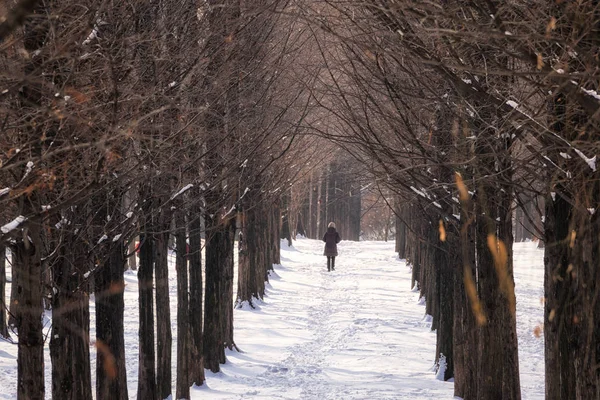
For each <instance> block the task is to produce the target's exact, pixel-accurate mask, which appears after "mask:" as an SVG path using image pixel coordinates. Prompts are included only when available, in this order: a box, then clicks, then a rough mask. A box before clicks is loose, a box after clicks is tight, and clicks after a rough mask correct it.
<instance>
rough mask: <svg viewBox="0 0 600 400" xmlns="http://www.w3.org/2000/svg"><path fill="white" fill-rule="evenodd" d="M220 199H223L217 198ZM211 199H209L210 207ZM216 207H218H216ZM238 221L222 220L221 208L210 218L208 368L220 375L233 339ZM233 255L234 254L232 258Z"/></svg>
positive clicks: (206, 322) (206, 316)
mask: <svg viewBox="0 0 600 400" xmlns="http://www.w3.org/2000/svg"><path fill="white" fill-rule="evenodd" d="M214 197H215V198H216V199H218V198H220V196H214ZM210 200H211V199H207V203H208V204H211V203H210ZM213 204H214V203H213ZM234 223H235V219H231V218H228V219H222V216H221V213H220V212H219V208H218V207H217V208H216V210H213V213H207V214H206V231H207V239H206V288H205V292H204V293H205V297H204V332H203V339H204V340H203V343H202V345H203V347H202V348H203V355H204V366H205V368H207V369H209V370H211V371H212V372H215V373H216V372H219V370H220V367H219V364H221V363H224V362H225V344H226V343H227V344H229V343H230V340H231V338H229V337H226V334H227V333H228V332H229V329H231V325H230V322H231V321H229V318H230V317H232V315H233V311H231V313H229V312H228V309H230V308H232V307H233V300H232V297H233V293H231V297H229V292H228V291H229V289H230V287H231V288H232V287H233V285H229V284H228V283H227V282H226V281H227V279H231V280H233V271H232V269H233V267H232V266H228V265H227V263H228V262H231V263H233V235H234V232H235V225H234ZM230 253H231V254H230Z"/></svg>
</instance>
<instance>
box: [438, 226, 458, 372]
mask: <svg viewBox="0 0 600 400" xmlns="http://www.w3.org/2000/svg"><path fill="white" fill-rule="evenodd" d="M445 232H446V233H447V234H446V239H445V240H443V241H442V240H439V235H438V241H437V246H436V248H435V268H437V269H438V291H439V311H438V312H439V319H440V321H439V325H438V329H437V332H436V333H437V346H436V360H437V362H438V366H439V364H440V361H441V357H442V356H444V357H445V359H446V371H445V373H444V380H445V381H447V380H448V379H450V378H452V377H454V348H453V345H454V328H453V325H454V272H455V271H456V270H457V264H458V263H457V261H458V260H457V257H456V252H455V250H456V249H457V245H458V240H457V239H458V238H457V235H456V233H452V232H451V231H450V229H449V228H448V227H447V225H446V228H445Z"/></svg>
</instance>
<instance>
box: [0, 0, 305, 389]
mask: <svg viewBox="0 0 600 400" xmlns="http://www.w3.org/2000/svg"><path fill="white" fill-rule="evenodd" d="M284 6H285V4H284V2H280V1H261V2H252V3H246V2H240V1H237V0H227V1H214V2H213V1H211V2H208V3H201V4H199V3H197V2H194V1H184V2H159V1H149V2H144V3H143V4H142V3H135V4H134V3H131V2H117V3H95V2H86V1H83V2H82V1H74V0H53V1H47V2H35V1H32V2H30V1H21V2H17V3H16V4H15V5H14V7H12V8H11V7H6V11H7V13H8V14H7V15H9V16H10V18H8V19H7V20H6V21H5V22H3V23H2V28H1V29H0V34H1V35H0V40H1V43H0V45H1V50H0V63H1V64H2V68H1V69H2V71H3V72H1V73H0V87H1V88H2V89H0V91H1V92H2V94H1V95H0V109H1V110H2V111H1V116H2V118H1V120H2V122H1V124H2V128H1V129H2V133H3V138H2V140H1V142H0V146H1V155H0V182H2V184H1V185H0V186H1V190H0V202H2V205H3V211H2V213H1V214H0V218H1V221H2V222H1V224H0V225H2V226H3V227H2V248H0V250H1V251H2V254H3V255H4V250H5V248H8V249H9V250H10V251H9V253H10V254H12V256H11V257H9V258H8V260H9V261H10V262H11V265H10V267H11V271H12V284H11V288H12V291H13V293H12V295H11V302H10V304H8V305H5V304H4V303H1V304H0V306H2V312H1V313H0V317H1V318H0V334H2V336H4V337H7V338H11V339H10V340H15V338H18V339H16V340H18V346H19V350H18V380H19V382H18V385H17V386H18V392H17V396H18V398H21V399H43V398H44V396H45V393H50V392H51V394H52V397H53V398H60V399H68V398H71V399H91V398H92V397H93V388H92V384H91V382H92V379H91V368H90V345H94V346H95V348H96V351H97V353H98V356H97V366H96V388H95V398H97V399H108V398H116V399H127V398H129V395H130V393H128V390H127V379H126V370H125V368H126V367H125V357H126V352H125V340H126V338H125V336H124V288H125V283H124V278H123V274H124V271H125V269H126V268H128V267H129V266H130V265H133V266H135V268H136V270H137V276H138V284H139V363H138V366H137V367H138V377H139V379H138V389H137V398H139V399H154V398H156V399H158V398H161V399H162V398H166V397H168V396H170V395H175V396H176V397H177V398H189V397H190V393H189V391H190V387H191V386H192V385H194V384H195V385H202V384H203V383H204V379H205V378H204V369H205V368H208V369H210V370H212V371H215V372H216V371H219V369H220V364H222V363H224V362H226V359H225V353H224V350H225V348H235V341H234V337H233V305H234V293H233V279H234V248H235V246H239V247H240V251H239V255H240V274H239V283H238V287H239V288H240V291H239V293H238V294H237V301H238V303H241V302H244V301H249V302H252V301H253V299H254V298H261V297H262V296H264V286H265V281H266V280H268V271H269V270H270V269H272V265H273V263H279V236H280V225H281V215H280V211H279V210H280V207H281V204H282V202H283V198H284V197H285V195H286V193H288V190H289V187H290V186H291V183H292V181H293V179H294V177H295V176H297V175H298V174H299V172H300V170H301V165H298V166H290V165H289V163H288V161H289V158H288V157H290V156H293V157H295V158H296V159H303V158H304V157H306V156H305V154H306V153H307V151H308V150H307V147H306V146H305V143H304V142H305V139H304V138H303V137H302V136H301V131H300V129H299V124H298V121H300V120H301V119H302V118H303V116H304V115H305V113H306V108H307V106H306V104H305V103H304V99H305V97H306V96H304V97H303V96H302V93H303V91H304V89H303V87H302V85H300V84H299V83H297V82H292V81H289V76H286V75H285V74H284V73H283V71H285V67H286V65H288V64H289V63H291V62H293V60H292V59H291V58H293V57H291V56H293V55H294V54H296V53H297V52H298V51H299V49H300V48H301V46H299V45H298V44H297V43H295V44H293V45H292V43H291V42H292V41H293V37H292V35H293V33H292V32H287V33H286V30H287V28H286V26H287V25H289V24H292V23H293V20H294V19H293V18H289V17H288V19H287V20H286V18H285V17H284V14H282V13H280V12H279V11H281V10H282V8H283V7H284ZM3 7H4V6H3ZM282 33H283V34H282ZM290 87H296V88H297V89H298V90H297V91H292V92H290V91H289V88H290ZM240 232H241V235H238V233H240ZM136 244H137V245H136ZM172 251H174V252H175V271H176V274H177V277H176V280H177V309H176V315H172V314H171V306H170V303H171V302H172V301H174V299H173V298H170V294H169V278H170V277H169V272H170V271H172V270H170V269H169V253H170V252H172ZM138 257H139V262H137V263H136V262H133V263H132V262H131V260H132V259H133V260H135V259H136V258H138ZM6 260H7V259H6V258H5V257H2V262H1V264H0V295H1V296H0V298H1V299H2V301H4V298H5V297H4V290H5V284H6V282H5V278H6V273H5V261H6ZM248 276H250V277H252V278H248ZM203 288H204V289H203ZM92 296H93V301H94V302H95V321H96V337H95V338H93V337H90V335H89V332H90V320H91V316H90V308H89V302H90V298H91V297H92ZM44 307H46V308H48V309H50V310H51V311H52V328H51V334H50V336H49V346H50V357H51V363H52V379H51V381H52V387H51V388H45V387H44V371H45V366H44V359H43V349H44V345H45V339H44V336H43V332H42V313H43V312H44ZM6 311H9V312H8V314H7V313H6ZM7 315H8V316H9V318H8V319H9V320H8V321H7V318H6V316H7ZM173 318H176V319H177V330H176V334H175V332H172V330H171V321H172V319H173ZM155 327H156V328H155ZM172 354H173V355H176V359H175V360H174V359H172V356H171V355H172ZM174 363H176V366H177V373H176V376H175V377H174V376H172V373H171V371H172V365H173V364H174ZM173 381H174V382H175V389H176V393H173V391H172V390H173V388H172V383H173Z"/></svg>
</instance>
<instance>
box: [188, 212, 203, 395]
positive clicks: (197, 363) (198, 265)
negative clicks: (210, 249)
mask: <svg viewBox="0 0 600 400" xmlns="http://www.w3.org/2000/svg"><path fill="white" fill-rule="evenodd" d="M200 218H201V213H200V207H199V206H198V205H197V204H196V205H194V206H193V207H192V210H191V213H190V216H189V218H188V223H189V237H190V254H189V271H190V273H189V290H190V292H189V314H190V316H189V320H190V328H189V333H190V342H191V343H190V347H191V351H190V361H189V363H190V365H189V370H190V381H189V383H191V384H193V385H196V386H201V385H203V384H204V379H205V378H204V361H203V355H202V239H201V233H202V232H201V229H202V227H201V221H200Z"/></svg>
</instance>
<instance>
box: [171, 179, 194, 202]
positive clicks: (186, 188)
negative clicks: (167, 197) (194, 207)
mask: <svg viewBox="0 0 600 400" xmlns="http://www.w3.org/2000/svg"><path fill="white" fill-rule="evenodd" d="M193 187H194V185H192V184H191V183H188V184H187V185H185V186H184V187H182V188H181V189H180V190H179V191H178V192H177V193H175V194H174V195H173V196H171V200H173V199H174V198H175V197H177V196H179V195H180V194H182V193H184V192H186V191H188V190H190V189H191V188H193Z"/></svg>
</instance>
